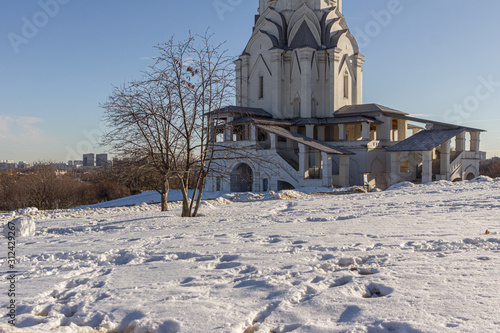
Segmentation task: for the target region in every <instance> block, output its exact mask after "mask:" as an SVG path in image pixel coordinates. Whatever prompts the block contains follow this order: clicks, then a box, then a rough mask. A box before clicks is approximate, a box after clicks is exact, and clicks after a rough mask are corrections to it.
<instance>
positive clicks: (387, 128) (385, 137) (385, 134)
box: [377, 116, 392, 142]
mask: <svg viewBox="0 0 500 333" xmlns="http://www.w3.org/2000/svg"><path fill="white" fill-rule="evenodd" d="M377 120H379V121H381V122H382V124H380V125H377V140H379V141H382V142H388V141H391V130H392V118H391V117H387V116H382V117H379V118H377Z"/></svg>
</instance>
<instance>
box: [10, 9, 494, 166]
mask: <svg viewBox="0 0 500 333" xmlns="http://www.w3.org/2000/svg"><path fill="white" fill-rule="evenodd" d="M468 3H469V2H465V1H463V0H459V1H455V2H450V1H441V2H438V3H435V2H431V1H430V0H424V1H421V2H418V3H415V2H411V1H409V0H389V1H386V0H376V1H368V0H359V1H344V8H343V9H344V15H345V17H346V20H347V22H348V23H349V27H350V28H351V33H353V35H354V36H355V37H356V38H357V39H358V43H359V44H360V47H361V53H362V54H363V55H364V56H365V59H366V64H365V103H371V102H374V103H379V104H382V105H386V106H388V107H392V108H396V109H400V110H402V111H405V112H408V113H411V114H414V115H420V116H422V117H427V118H429V119H433V120H437V121H443V122H452V123H457V124H458V123H460V124H463V125H465V126H469V127H476V128H481V129H485V130H487V131H488V132H486V133H484V134H483V135H482V143H481V145H482V149H481V150H483V151H487V152H488V157H493V156H500V131H499V130H498V129H497V126H496V124H499V123H500V117H498V116H497V111H496V110H497V109H498V108H499V107H500V68H498V66H496V63H495V61H494V57H488V56H487V55H494V54H498V53H499V52H500V45H499V43H498V42H497V41H496V39H495V37H496V34H494V31H498V23H497V21H496V18H495V15H494V13H495V12H498V10H499V9H500V4H497V3H487V2H483V4H484V5H483V6H475V7H471V8H469V7H467V6H465V5H466V4H468ZM461 4H463V6H462V5H461ZM429 6H431V8H432V9H433V10H432V11H430V10H429ZM185 7H187V6H183V5H182V4H177V3H176V4H165V3H160V2H151V3H136V2H132V1H129V2H125V3H124V4H123V5H122V6H120V7H117V6H113V4H111V3H99V2H98V1H96V0H91V1H88V2H86V3H85V4H82V3H78V2H72V1H67V0H64V1H62V0H41V1H38V2H33V3H29V4H26V3H17V2H12V3H4V4H2V5H0V8H1V9H2V11H1V14H0V17H2V15H3V17H2V20H0V34H1V35H2V36H4V38H2V39H1V42H0V45H1V46H2V49H3V50H5V51H4V52H2V53H1V54H0V63H1V64H2V65H0V66H2V67H3V69H4V73H5V76H3V77H2V78H0V87H1V89H0V100H2V101H3V102H4V103H3V106H2V110H1V111H0V160H15V161H28V162H35V161H38V160H45V161H68V160H77V158H75V157H78V156H80V157H81V156H82V155H83V153H86V152H95V153H99V152H101V151H102V150H105V151H108V152H110V151H109V148H98V147H97V142H98V137H99V135H101V134H102V133H104V131H105V130H106V129H105V128H104V125H103V124H102V122H101V119H102V117H103V110H102V109H100V108H99V103H103V102H105V100H106V98H107V97H108V95H109V94H110V92H111V87H112V85H120V84H122V83H124V82H127V81H130V80H133V79H136V78H139V77H140V73H141V70H144V69H146V67H147V66H148V65H149V64H151V57H153V56H154V49H153V46H154V45H155V44H156V43H159V42H163V41H166V40H168V39H169V38H170V36H171V35H174V34H175V35H176V36H177V38H178V39H181V38H183V37H184V36H185V35H186V33H187V31H188V30H190V29H191V30H192V31H193V32H194V33H200V32H203V31H205V29H206V28H207V27H208V26H210V27H211V31H212V32H213V33H214V34H215V38H216V39H217V41H224V40H227V44H226V45H227V48H228V49H229V51H230V53H231V54H234V56H235V57H236V56H237V55H238V54H240V53H241V52H242V50H243V48H244V46H245V43H246V40H247V38H248V36H249V35H250V34H251V28H252V26H253V14H256V13H257V7H258V1H256V0H255V1H249V2H239V4H234V2H233V4H232V5H231V4H230V3H229V2H227V1H224V0H216V1H215V2H208V3H201V4H199V5H198V9H200V10H199V11H200V12H202V13H204V14H196V13H192V12H191V10H190V9H189V8H185ZM465 7H467V8H465ZM7 14H8V15H7ZM183 17H192V18H193V19H192V20H183ZM110 18H111V19H110ZM134 18H135V20H134ZM162 18H163V19H162ZM422 18H426V19H425V20H424V21H425V22H422ZM466 19H467V20H468V21H467V22H469V24H468V25H467V28H465V27H464V26H463V23H462V25H461V24H460V23H461V22H466ZM471 21H472V22H471ZM131 22H133V23H131ZM427 22H432V24H430V23H427ZM417 24H419V25H418V27H419V28H420V29H415V26H416V25H417ZM228 26H230V27H231V29H227V27H228ZM235 27H236V28H235ZM30 29H31V30H30ZM457 29H458V31H457ZM495 29H496V30H495ZM417 30H418V31H417ZM29 33H31V34H29ZM464 41H470V43H469V44H467V43H464ZM470 45H471V46H470ZM443 87H445V88H443ZM332 112H333V111H332ZM110 155H112V152H110Z"/></svg>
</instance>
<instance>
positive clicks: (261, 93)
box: [259, 76, 264, 98]
mask: <svg viewBox="0 0 500 333" xmlns="http://www.w3.org/2000/svg"><path fill="white" fill-rule="evenodd" d="M259 98H264V77H263V76H259Z"/></svg>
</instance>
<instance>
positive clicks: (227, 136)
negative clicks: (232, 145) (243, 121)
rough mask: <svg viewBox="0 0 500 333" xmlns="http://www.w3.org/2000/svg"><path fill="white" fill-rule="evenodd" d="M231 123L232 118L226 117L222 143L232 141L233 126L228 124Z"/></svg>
mask: <svg viewBox="0 0 500 333" xmlns="http://www.w3.org/2000/svg"><path fill="white" fill-rule="evenodd" d="M232 121H233V118H232V117H228V118H227V120H226V129H225V131H224V141H226V142H227V141H233V125H232V124H230V123H231V122H232Z"/></svg>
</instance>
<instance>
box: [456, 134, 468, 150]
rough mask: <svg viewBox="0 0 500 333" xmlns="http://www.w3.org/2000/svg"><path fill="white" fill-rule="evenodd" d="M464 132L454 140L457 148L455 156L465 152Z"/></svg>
mask: <svg viewBox="0 0 500 333" xmlns="http://www.w3.org/2000/svg"><path fill="white" fill-rule="evenodd" d="M465 133H466V132H465V131H463V132H462V133H460V134H459V135H457V138H456V146H457V154H460V153H461V152H463V151H465Z"/></svg>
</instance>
